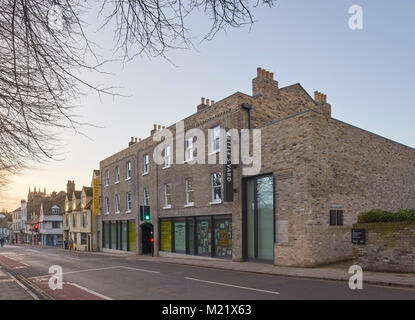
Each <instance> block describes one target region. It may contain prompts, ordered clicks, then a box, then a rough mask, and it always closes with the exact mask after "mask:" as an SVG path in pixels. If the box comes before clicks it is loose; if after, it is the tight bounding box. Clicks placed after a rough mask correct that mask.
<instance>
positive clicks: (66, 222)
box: [65, 215, 69, 227]
mask: <svg viewBox="0 0 415 320" xmlns="http://www.w3.org/2000/svg"><path fill="white" fill-rule="evenodd" d="M65 225H66V226H67V227H69V219H68V215H66V216H65Z"/></svg>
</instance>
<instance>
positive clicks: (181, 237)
mask: <svg viewBox="0 0 415 320" xmlns="http://www.w3.org/2000/svg"><path fill="white" fill-rule="evenodd" d="M174 249H175V251H186V223H185V222H175V223H174Z"/></svg>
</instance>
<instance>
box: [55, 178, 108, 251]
mask: <svg viewBox="0 0 415 320" xmlns="http://www.w3.org/2000/svg"><path fill="white" fill-rule="evenodd" d="M99 178H100V173H99V170H94V172H93V177H92V182H91V187H85V186H84V187H83V188H82V191H76V190H75V183H74V181H68V184H67V187H68V192H69V191H72V195H71V196H69V193H68V196H67V197H66V201H65V216H64V223H63V232H64V239H68V240H72V242H73V247H72V248H73V249H74V250H81V251H98V248H99V247H98V214H99V183H100V182H99ZM97 188H98V190H97ZM94 195H95V197H94ZM97 201H98V202H97Z"/></svg>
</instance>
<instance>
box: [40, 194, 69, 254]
mask: <svg viewBox="0 0 415 320" xmlns="http://www.w3.org/2000/svg"><path fill="white" fill-rule="evenodd" d="M65 198H66V192H65V191H60V192H59V193H57V192H52V194H51V195H50V196H49V197H47V198H46V199H43V200H42V202H41V205H40V217H39V236H40V243H41V244H42V245H43V246H62V243H63V236H62V216H63V213H64V210H65V208H64V206H65Z"/></svg>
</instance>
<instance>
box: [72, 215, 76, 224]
mask: <svg viewBox="0 0 415 320" xmlns="http://www.w3.org/2000/svg"><path fill="white" fill-rule="evenodd" d="M72 227H76V217H75V215H74V214H73V215H72Z"/></svg>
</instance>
